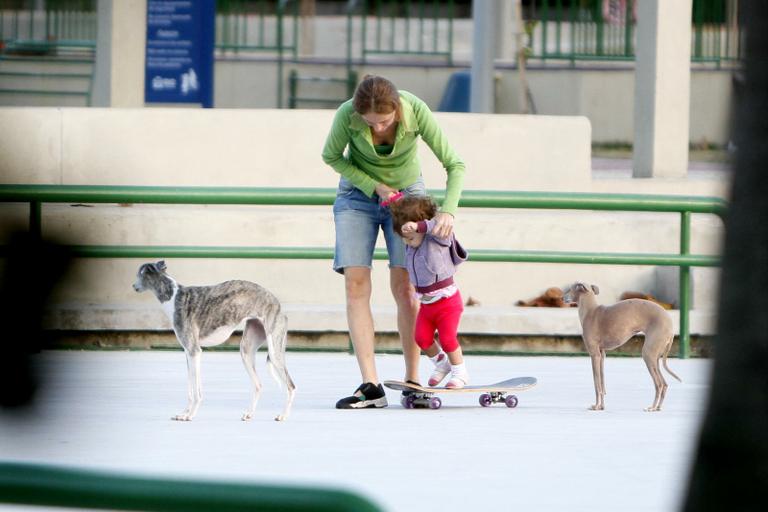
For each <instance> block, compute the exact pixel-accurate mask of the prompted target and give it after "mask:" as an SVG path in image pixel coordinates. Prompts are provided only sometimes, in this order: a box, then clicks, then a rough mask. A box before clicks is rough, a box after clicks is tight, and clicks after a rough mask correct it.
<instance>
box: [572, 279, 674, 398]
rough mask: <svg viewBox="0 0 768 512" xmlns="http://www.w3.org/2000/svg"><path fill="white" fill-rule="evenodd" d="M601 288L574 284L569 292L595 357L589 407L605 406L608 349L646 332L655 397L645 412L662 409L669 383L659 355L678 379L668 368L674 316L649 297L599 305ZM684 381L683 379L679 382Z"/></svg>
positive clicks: (645, 357)
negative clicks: (593, 384) (592, 399)
mask: <svg viewBox="0 0 768 512" xmlns="http://www.w3.org/2000/svg"><path fill="white" fill-rule="evenodd" d="M598 293H600V290H599V289H598V288H597V286H595V285H590V286H587V285H585V284H583V283H575V284H574V285H573V286H571V288H570V290H569V293H568V295H569V296H570V297H569V298H570V300H572V301H574V302H576V303H577V304H578V306H579V320H580V321H581V329H582V334H581V335H582V338H583V339H584V346H585V347H586V349H587V352H588V353H589V355H590V357H591V358H592V377H593V379H594V382H595V405H593V406H591V407H590V409H592V410H593V411H602V410H603V409H604V408H605V404H604V402H603V396H604V395H605V380H604V378H603V375H604V363H605V351H606V350H612V349H614V348H617V347H620V346H621V345H623V344H624V343H626V342H627V341H628V340H629V339H630V338H631V337H632V336H634V335H636V334H639V333H641V332H642V333H645V342H644V343H643V360H644V361H645V364H646V366H647V367H648V371H649V372H650V374H651V379H653V385H654V386H655V388H656V397H655V398H654V400H653V404H652V405H651V406H649V407H646V409H645V410H646V411H660V410H661V404H662V402H663V401H664V395H665V394H666V392H667V387H668V386H667V382H666V381H665V380H664V376H663V375H662V373H661V370H659V358H662V356H663V359H662V361H663V363H664V369H665V370H666V371H667V372H669V374H670V375H672V376H673V377H674V378H676V379H677V380H680V377H678V376H677V375H675V374H674V373H673V372H672V371H671V370H670V369H669V367H667V354H669V350H670V348H672V340H673V338H674V330H673V328H672V319H671V318H670V316H669V314H668V313H667V312H666V311H664V308H662V307H661V306H659V305H658V304H655V303H653V302H651V301H649V300H643V299H627V300H622V301H619V302H617V303H616V304H613V305H611V306H599V305H598V304H597V300H596V299H595V295H597V294H598ZM680 382H682V381H680Z"/></svg>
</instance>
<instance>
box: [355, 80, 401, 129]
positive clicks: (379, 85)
mask: <svg viewBox="0 0 768 512" xmlns="http://www.w3.org/2000/svg"><path fill="white" fill-rule="evenodd" d="M352 103H353V104H354V107H355V112H357V113H358V114H361V115H365V114H368V113H375V114H389V113H390V112H392V111H394V112H396V118H397V119H398V120H399V119H400V117H401V114H402V111H401V109H400V92H398V90H397V87H395V84H393V83H392V82H390V81H389V80H387V79H386V78H383V77H380V76H375V75H365V76H364V77H363V80H362V82H360V84H359V85H358V86H357V89H355V95H354V97H353V99H352Z"/></svg>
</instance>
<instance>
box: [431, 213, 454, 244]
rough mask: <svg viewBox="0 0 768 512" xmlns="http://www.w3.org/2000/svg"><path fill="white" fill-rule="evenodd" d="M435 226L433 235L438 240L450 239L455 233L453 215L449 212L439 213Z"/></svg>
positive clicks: (436, 216)
mask: <svg viewBox="0 0 768 512" xmlns="http://www.w3.org/2000/svg"><path fill="white" fill-rule="evenodd" d="M434 220H435V226H434V227H433V228H432V235H433V236H436V237H437V238H448V237H449V236H451V233H453V215H451V214H450V213H447V212H439V213H438V214H437V215H435V219H434Z"/></svg>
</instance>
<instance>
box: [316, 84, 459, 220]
mask: <svg viewBox="0 0 768 512" xmlns="http://www.w3.org/2000/svg"><path fill="white" fill-rule="evenodd" d="M400 104H401V105H402V111H403V116H402V119H400V123H399V124H398V127H397V134H396V136H395V145H394V148H393V149H392V152H391V153H390V154H388V155H379V154H378V153H376V149H375V148H374V147H373V141H372V139H371V130H370V128H369V127H368V125H367V124H366V123H365V121H364V120H363V118H362V116H361V115H360V114H358V113H357V112H355V109H354V107H353V105H352V100H348V101H346V102H344V103H342V104H341V106H340V107H339V109H338V110H337V111H336V116H335V117H334V119H333V125H332V126H331V131H330V133H329V134H328V138H327V139H326V141H325V147H324V148H323V161H324V162H325V163H326V164H328V165H330V166H331V167H333V169H334V170H335V171H336V172H338V173H339V174H341V175H342V176H344V177H345V178H346V179H347V180H349V181H350V182H351V183H352V184H353V185H354V186H355V187H357V188H359V189H360V190H362V191H363V192H364V193H365V194H367V195H368V196H369V197H372V196H373V194H374V191H375V188H376V185H377V184H378V183H384V184H386V185H389V186H390V187H392V188H396V189H398V190H400V189H403V188H405V187H407V186H408V185H411V184H413V183H414V182H416V180H417V179H418V177H419V176H420V175H421V167H420V166H419V159H418V156H417V140H418V136H419V135H421V138H422V139H423V140H424V142H426V143H427V145H428V146H429V147H430V148H431V149H432V152H433V153H434V154H435V156H436V157H437V159H438V160H440V162H441V163H442V164H443V167H445V171H446V173H447V174H448V180H447V184H446V193H445V200H444V201H443V204H442V208H441V210H442V211H444V212H448V213H450V214H455V212H456V208H457V207H458V204H459V197H460V196H461V190H462V187H463V185H464V162H463V161H462V160H461V159H460V158H459V156H458V155H457V154H456V152H455V151H454V150H453V149H452V148H451V147H450V146H449V145H448V139H447V138H446V136H445V134H443V132H442V130H441V129H440V127H439V126H438V124H437V121H435V118H434V116H433V115H432V112H431V111H430V110H429V107H428V106H427V104H426V103H424V102H423V101H422V100H420V99H419V98H417V97H416V96H414V95H413V94H411V93H409V92H406V91H400ZM347 147H349V150H348V151H347V153H346V154H344V150H345V149H347Z"/></svg>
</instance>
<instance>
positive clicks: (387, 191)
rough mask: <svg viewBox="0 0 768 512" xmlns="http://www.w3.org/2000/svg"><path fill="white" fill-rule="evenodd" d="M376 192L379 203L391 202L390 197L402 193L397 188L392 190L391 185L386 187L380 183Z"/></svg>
mask: <svg viewBox="0 0 768 512" xmlns="http://www.w3.org/2000/svg"><path fill="white" fill-rule="evenodd" d="M374 190H375V191H376V195H378V196H379V201H381V202H385V201H387V200H389V198H390V197H392V196H393V195H395V194H397V193H398V192H400V191H399V190H397V189H396V188H392V187H390V186H389V185H385V184H384V183H379V184H378V185H376V188H375V189H374Z"/></svg>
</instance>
